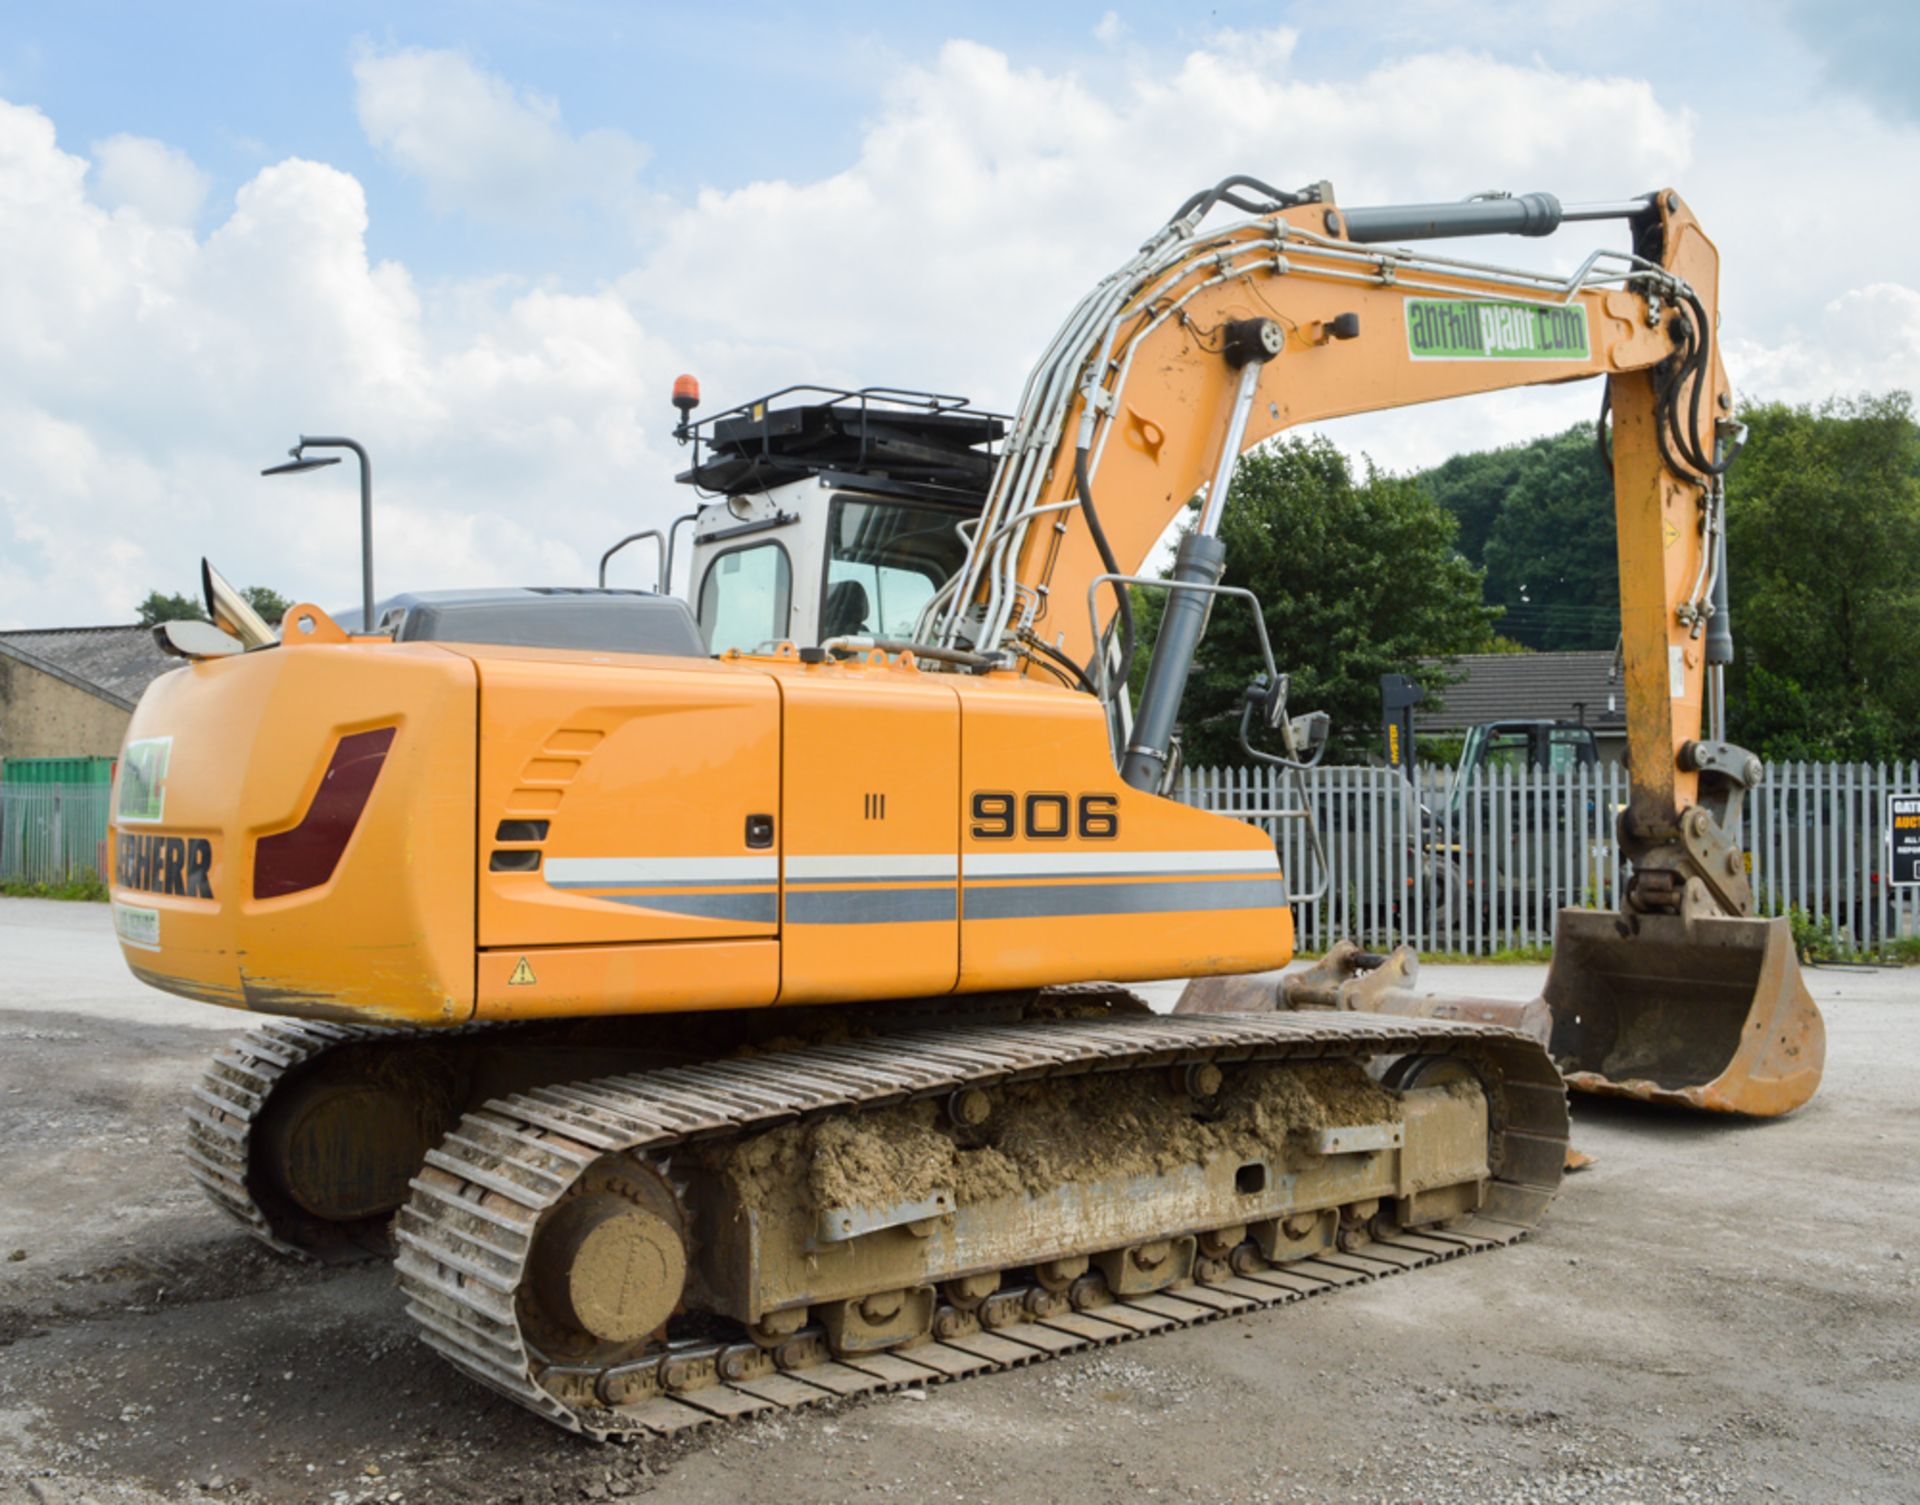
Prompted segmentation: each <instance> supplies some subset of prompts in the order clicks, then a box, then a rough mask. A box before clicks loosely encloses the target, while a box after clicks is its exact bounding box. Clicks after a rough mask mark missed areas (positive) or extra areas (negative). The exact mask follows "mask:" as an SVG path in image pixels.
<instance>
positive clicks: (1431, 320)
mask: <svg viewBox="0 0 1920 1505" xmlns="http://www.w3.org/2000/svg"><path fill="white" fill-rule="evenodd" d="M1407 354H1408V355H1410V356H1411V357H1412V358H1413V359H1414V360H1416V361H1584V360H1589V359H1591V358H1592V354H1593V351H1592V347H1591V346H1590V345H1589V344H1588V342H1587V310H1586V306H1585V305H1584V304H1581V303H1567V304H1562V305H1559V306H1556V307H1553V308H1548V307H1545V306H1543V305H1541V304H1538V303H1477V302H1468V301H1466V300H1465V299H1460V298H1409V299H1408V300H1407Z"/></svg>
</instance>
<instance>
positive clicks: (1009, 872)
mask: <svg viewBox="0 0 1920 1505" xmlns="http://www.w3.org/2000/svg"><path fill="white" fill-rule="evenodd" d="M1279 870H1280V854H1279V853H1278V852H1275V851H1273V850H1271V849H1267V850H1263V851H1237V852H1236V851H1225V852H1220V851H1213V852H1116V851H1100V852H1089V851H1085V850H1081V851H1077V852H1005V853H1001V852H995V853H992V854H987V853H980V852H969V853H968V854H967V857H966V875H967V879H968V881H969V882H971V881H972V880H974V879H976V878H1082V877H1086V878H1098V877H1107V876H1113V877H1118V876H1120V875H1121V874H1123V873H1124V874H1131V875H1138V876H1147V877H1153V876H1159V875H1161V874H1174V873H1262V874H1265V873H1277V872H1279Z"/></svg>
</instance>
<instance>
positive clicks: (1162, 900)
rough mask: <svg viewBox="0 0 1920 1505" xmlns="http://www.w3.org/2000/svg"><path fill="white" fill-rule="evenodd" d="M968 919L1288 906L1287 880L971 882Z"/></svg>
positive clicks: (1280, 907) (1011, 918) (1006, 918)
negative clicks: (993, 885)
mask: <svg viewBox="0 0 1920 1505" xmlns="http://www.w3.org/2000/svg"><path fill="white" fill-rule="evenodd" d="M966 893H967V902H966V910H965V915H966V918H967V919H969V920H1022V919H1027V918H1029V917H1033V918H1038V917H1042V916H1055V915H1097V914H1165V913H1171V912H1174V911H1178V910H1186V909H1284V908H1285V907H1286V904H1287V885H1286V880H1285V879H1283V878H1280V877H1273V878H1254V879H1248V880H1242V881H1239V882H1232V883H1060V884H1052V883H1019V884H1013V885H1009V886H1006V887H1001V888H983V887H980V886H978V885H975V884H971V883H970V884H968V885H967V890H966Z"/></svg>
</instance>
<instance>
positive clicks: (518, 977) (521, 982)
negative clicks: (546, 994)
mask: <svg viewBox="0 0 1920 1505" xmlns="http://www.w3.org/2000/svg"><path fill="white" fill-rule="evenodd" d="M537 981H538V979H537V978H536V977H535V976H534V975H533V968H531V967H529V966H528V965H527V959H526V958H525V957H524V956H523V957H521V958H520V961H519V963H518V964H517V965H516V966H515V967H514V969H513V975H512V976H511V977H509V978H508V979H507V986H508V987H510V988H525V987H530V986H532V984H533V983H535V982H537Z"/></svg>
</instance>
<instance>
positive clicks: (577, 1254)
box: [528, 1161, 687, 1353]
mask: <svg viewBox="0 0 1920 1505" xmlns="http://www.w3.org/2000/svg"><path fill="white" fill-rule="evenodd" d="M529 1266H530V1274H531V1280H530V1282H529V1285H528V1290H529V1291H530V1293H531V1294H532V1295H533V1297H534V1298H535V1300H536V1302H537V1304H538V1307H539V1312H540V1315H541V1316H542V1317H543V1318H544V1319H545V1321H544V1323H543V1324H542V1326H543V1328H544V1329H546V1330H547V1335H548V1336H549V1338H550V1339H554V1340H557V1342H556V1346H557V1347H558V1348H559V1349H560V1350H561V1351H563V1352H575V1353H577V1352H580V1351H582V1350H588V1351H597V1350H599V1349H600V1348H601V1347H602V1346H608V1345H610V1346H616V1347H630V1346H632V1345H635V1344H639V1343H643V1342H644V1341H645V1340H647V1339H648V1338H650V1337H652V1336H654V1335H655V1334H657V1333H659V1332H661V1331H663V1330H664V1329H665V1327H666V1324H667V1319H668V1318H669V1317H671V1316H672V1315H673V1313H674V1312H675V1311H676V1310H677V1309H678V1307H679V1305H680V1298H681V1295H682V1293H683V1292H684V1290H685V1288H686V1283H687V1244H686V1234H685V1225H684V1221H683V1219H682V1217H681V1213H680V1208H679V1204H678V1202H677V1201H676V1200H675V1198H674V1196H673V1193H672V1191H671V1190H670V1189H669V1188H668V1186H667V1185H666V1183H665V1182H664V1181H662V1180H661V1179H660V1177H659V1176H658V1175H657V1174H656V1173H655V1172H653V1171H652V1170H651V1169H649V1168H647V1167H644V1166H638V1165H635V1164H633V1163H632V1162H630V1161H629V1162H615V1163H613V1164H612V1165H608V1166H601V1167H596V1168H595V1169H594V1170H592V1171H589V1172H588V1173H587V1174H586V1176H584V1177H582V1179H581V1182H580V1189H579V1191H578V1192H577V1193H576V1194H575V1195H573V1196H571V1197H568V1198H567V1199H566V1200H565V1201H564V1202H562V1203H561V1204H560V1205H559V1206H558V1207H556V1208H555V1209H554V1210H553V1212H552V1213H551V1214H550V1215H549V1216H548V1217H547V1219H546V1221H545V1222H544V1223H543V1224H542V1225H541V1226H540V1229H539V1231H538V1232H537V1233H536V1234H535V1235H534V1247H533V1250H532V1253H531V1255H530V1257H529Z"/></svg>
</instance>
